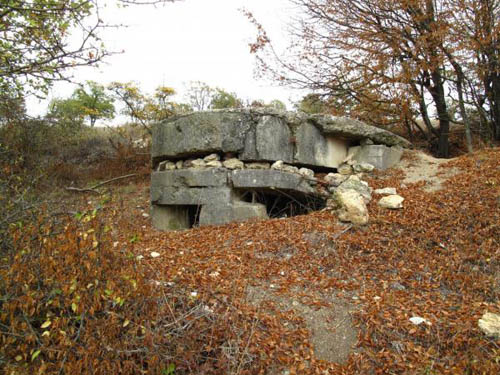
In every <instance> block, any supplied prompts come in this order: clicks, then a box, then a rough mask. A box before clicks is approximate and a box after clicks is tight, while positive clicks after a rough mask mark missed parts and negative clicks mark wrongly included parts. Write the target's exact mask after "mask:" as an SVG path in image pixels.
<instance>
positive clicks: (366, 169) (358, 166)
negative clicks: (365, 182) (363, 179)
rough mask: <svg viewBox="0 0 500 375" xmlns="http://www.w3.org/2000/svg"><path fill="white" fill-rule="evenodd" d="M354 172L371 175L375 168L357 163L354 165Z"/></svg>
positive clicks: (367, 164)
mask: <svg viewBox="0 0 500 375" xmlns="http://www.w3.org/2000/svg"><path fill="white" fill-rule="evenodd" d="M353 169H354V172H356V173H359V172H367V173H370V172H372V171H373V170H374V169H375V167H374V166H373V165H371V164H369V163H356V164H354V165H353Z"/></svg>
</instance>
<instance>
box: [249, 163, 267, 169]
mask: <svg viewBox="0 0 500 375" xmlns="http://www.w3.org/2000/svg"><path fill="white" fill-rule="evenodd" d="M246 167H247V169H269V168H271V164H269V163H248V164H247V165H246Z"/></svg>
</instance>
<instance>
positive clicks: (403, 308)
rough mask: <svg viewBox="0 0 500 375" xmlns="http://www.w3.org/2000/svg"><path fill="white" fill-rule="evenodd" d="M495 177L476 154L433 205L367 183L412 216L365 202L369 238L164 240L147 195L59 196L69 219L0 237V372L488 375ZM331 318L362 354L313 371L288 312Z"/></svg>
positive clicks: (234, 231) (301, 232) (397, 182)
mask: <svg viewBox="0 0 500 375" xmlns="http://www.w3.org/2000/svg"><path fill="white" fill-rule="evenodd" d="M411 155H412V154H411V153H408V154H407V155H406V156H405V158H407V159H409V160H410V161H411ZM499 160H500V150H499V149H486V150H483V151H480V152H475V153H473V154H471V155H468V156H464V157H460V158H457V159H454V160H452V161H450V162H448V163H446V164H444V165H443V166H442V167H441V168H442V172H443V173H444V172H446V171H449V170H451V169H455V172H456V174H455V175H454V176H453V177H451V178H450V179H449V180H448V181H447V182H446V183H445V184H444V185H443V187H444V190H441V191H436V192H428V191H425V190H424V188H425V187H426V182H425V181H423V182H419V183H416V184H407V185H404V184H402V178H403V173H404V171H401V170H389V171H385V172H384V173H377V174H374V175H372V176H371V177H370V178H369V183H370V186H372V187H373V188H382V187H387V186H393V187H396V188H397V190H398V193H400V194H401V195H402V196H403V197H404V198H405V201H404V209H403V210H399V211H387V210H385V209H382V208H380V207H378V206H377V204H376V201H377V200H376V199H374V200H373V201H372V202H371V203H370V206H369V212H370V223H369V224H368V226H366V227H350V226H346V225H344V224H341V223H339V222H338V221H337V219H336V217H335V215H333V214H332V213H330V212H328V211H321V212H315V213H312V214H309V215H303V216H296V217H291V218H286V219H272V220H265V221H259V222H248V223H233V224H228V225H224V226H219V227H203V228H194V229H191V230H187V231H182V232H168V233H159V232H156V231H154V230H153V229H152V228H151V225H150V221H149V220H150V219H149V217H148V216H147V214H146V212H147V207H148V205H149V194H148V186H149V183H148V182H147V181H142V182H141V181H140V180H139V182H138V181H137V180H132V181H133V182H131V181H126V182H125V181H123V182H121V183H122V185H114V186H113V189H111V188H110V191H108V193H107V194H105V195H96V194H90V193H89V194H82V195H78V196H75V195H69V194H70V193H68V192H59V193H60V194H61V198H60V200H61V201H65V200H67V201H69V202H71V204H73V205H74V206H75V207H78V211H77V212H76V214H74V213H73V214H68V212H66V211H62V212H61V209H60V208H59V207H57V211H56V210H54V207H48V208H46V209H44V210H40V213H39V215H38V216H37V219H36V220H34V221H30V220H27V219H26V218H24V219H23V220H22V222H20V221H17V222H14V223H12V224H13V225H10V227H9V231H8V233H6V234H5V236H6V237H7V238H8V239H9V241H7V242H6V244H7V245H8V246H5V247H3V248H2V255H1V258H0V262H1V263H0V264H1V267H0V296H1V299H0V348H1V349H0V368H1V370H2V371H3V372H4V373H6V374H23V375H24V374H73V373H76V374H159V375H165V374H170V375H173V374H177V375H178V374H241V375H243V374H279V373H283V371H288V372H289V373H290V374H322V373H331V374H370V373H373V374H390V373H394V374H419V375H420V374H467V373H469V374H496V373H498V372H500V363H499V362H498V358H499V355H500V351H499V341H498V340H496V339H493V338H489V337H486V336H485V335H484V333H483V332H482V331H481V330H480V329H479V327H478V319H479V318H480V317H481V316H482V314H483V313H484V312H486V311H489V312H492V313H497V314H498V313H500V305H499V302H498V301H499V299H500V294H499V290H500V273H499V268H500V253H499V249H500V242H499V239H500V216H499V212H500V210H499V207H500V190H499V186H500V170H499V169H498V161H499ZM12 168H13V167H12ZM17 168H19V167H17ZM49 208H50V209H49ZM255 290H258V291H261V292H262V296H261V298H260V299H258V300H256V299H255V298H254V297H252V293H251V291H255ZM283 301H289V303H285V304H283V303H282V302H283ZM292 301H293V302H292ZM340 305H348V306H350V314H349V316H350V320H351V321H352V325H353V327H352V329H354V330H355V332H356V335H357V337H356V340H355V341H356V344H355V345H354V347H353V348H349V350H350V354H349V355H348V356H346V360H345V361H344V362H342V363H337V362H331V361H327V360H325V359H324V358H321V357H320V356H319V355H318V354H317V349H318V347H317V346H315V344H314V340H313V338H314V331H313V329H312V328H311V327H310V326H309V324H308V320H307V319H306V318H307V317H305V316H304V315H303V313H301V311H300V309H298V308H297V306H303V307H304V308H305V307H307V309H310V310H308V311H319V310H320V309H323V311H328V312H331V313H332V314H336V312H337V311H338V309H339V308H340ZM414 316H420V317H422V318H424V319H426V321H427V322H428V324H421V325H415V324H413V323H412V322H411V321H410V318H411V317H414ZM323 329H324V330H325V331H333V332H335V331H336V330H337V329H338V327H337V326H335V325H333V324H331V323H328V322H326V323H325V326H324V327H323ZM342 344H343V342H342V340H339V342H335V343H331V342H328V343H324V345H333V347H334V348H335V347H336V346H337V345H342ZM316 345H317V344H316Z"/></svg>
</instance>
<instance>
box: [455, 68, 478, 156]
mask: <svg viewBox="0 0 500 375" xmlns="http://www.w3.org/2000/svg"><path fill="white" fill-rule="evenodd" d="M459 71H460V72H458V71H457V91H458V105H459V107H460V116H461V117H462V121H463V122H464V127H465V142H466V143H467V151H468V152H472V151H474V150H473V148H472V135H471V132H470V121H469V116H467V112H466V111H465V104H464V93H463V86H462V83H463V78H464V77H463V74H462V73H461V70H460V69H459Z"/></svg>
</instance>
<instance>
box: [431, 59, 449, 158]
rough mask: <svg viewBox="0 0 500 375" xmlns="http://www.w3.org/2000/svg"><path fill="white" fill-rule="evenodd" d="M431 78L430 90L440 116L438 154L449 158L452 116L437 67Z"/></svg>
mask: <svg viewBox="0 0 500 375" xmlns="http://www.w3.org/2000/svg"><path fill="white" fill-rule="evenodd" d="M431 78H432V83H433V86H432V87H430V89H429V92H430V93H431V95H432V98H433V99H434V104H435V105H436V111H437V114H438V117H439V141H438V156H439V157H440V158H448V157H449V156H450V142H449V135H450V116H449V114H448V107H447V105H446V100H445V94H444V84H443V79H442V77H441V73H439V71H438V70H437V69H436V70H434V71H433V72H432V73H431Z"/></svg>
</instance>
